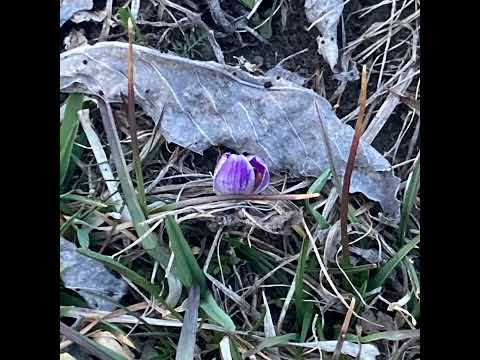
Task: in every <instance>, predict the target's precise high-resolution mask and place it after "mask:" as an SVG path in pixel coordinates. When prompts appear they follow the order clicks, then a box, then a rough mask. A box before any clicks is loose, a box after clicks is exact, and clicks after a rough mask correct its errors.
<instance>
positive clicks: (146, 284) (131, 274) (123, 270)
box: [77, 249, 160, 299]
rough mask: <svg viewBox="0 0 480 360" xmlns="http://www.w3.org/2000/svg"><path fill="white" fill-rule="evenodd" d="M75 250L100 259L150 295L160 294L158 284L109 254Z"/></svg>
mask: <svg viewBox="0 0 480 360" xmlns="http://www.w3.org/2000/svg"><path fill="white" fill-rule="evenodd" d="M77 251H78V252H79V253H80V254H82V255H85V256H88V257H89V258H91V259H94V260H97V261H100V262H101V263H102V264H104V265H105V266H106V267H108V268H110V269H111V270H114V271H116V272H118V273H119V274H122V275H123V276H125V277H126V278H127V279H128V280H130V281H131V282H132V283H134V284H135V285H137V286H139V287H141V288H142V289H144V290H146V291H148V292H149V293H150V295H152V296H153V297H155V298H157V299H158V296H159V294H160V288H159V287H158V286H156V285H154V284H152V283H151V282H150V281H148V280H147V279H145V278H143V277H142V276H140V275H138V274H137V273H136V272H135V271H133V270H130V269H129V268H127V267H126V266H124V265H122V264H120V263H119V262H118V261H115V260H113V259H112V258H111V257H110V256H105V255H102V254H99V253H96V252H95V251H91V250H88V249H77Z"/></svg>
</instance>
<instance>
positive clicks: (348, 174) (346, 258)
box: [340, 65, 368, 267]
mask: <svg viewBox="0 0 480 360" xmlns="http://www.w3.org/2000/svg"><path fill="white" fill-rule="evenodd" d="M367 84H368V77H367V67H366V66H365V65H363V67H362V81H361V89H360V100H359V102H360V110H359V112H358V118H357V123H356V124H355V133H354V135H353V139H352V146H351V147H350V154H349V155H348V161H347V166H346V168H345V175H344V177H343V187H342V198H341V201H340V233H341V237H342V266H343V267H350V249H349V246H348V234H347V225H348V200H349V198H350V181H351V180H352V173H353V167H354V165H355V158H356V156H357V150H358V144H359V143H360V136H361V135H362V129H363V118H364V116H365V109H366V107H367Z"/></svg>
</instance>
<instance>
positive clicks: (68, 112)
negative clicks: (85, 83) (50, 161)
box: [60, 94, 83, 186]
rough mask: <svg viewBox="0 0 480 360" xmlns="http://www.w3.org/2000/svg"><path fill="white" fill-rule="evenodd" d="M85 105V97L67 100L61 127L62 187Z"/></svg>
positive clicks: (75, 95)
mask: <svg viewBox="0 0 480 360" xmlns="http://www.w3.org/2000/svg"><path fill="white" fill-rule="evenodd" d="M82 104H83V95H80V94H71V95H69V97H68V99H67V105H66V106H65V113H64V117H63V120H62V123H61V125H60V186H61V185H62V184H63V182H64V180H65V175H66V174H67V170H68V166H69V164H70V158H71V155H72V149H73V143H74V142H75V138H76V137H77V131H78V115H77V112H78V111H79V110H81V108H82Z"/></svg>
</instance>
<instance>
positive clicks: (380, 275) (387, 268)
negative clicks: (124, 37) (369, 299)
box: [368, 236, 420, 291]
mask: <svg viewBox="0 0 480 360" xmlns="http://www.w3.org/2000/svg"><path fill="white" fill-rule="evenodd" d="M419 242H420V236H417V237H416V238H415V239H413V240H411V241H410V242H408V243H407V244H406V245H404V246H403V247H402V248H401V249H400V250H398V252H397V253H396V254H395V256H394V257H392V258H391V259H390V260H388V261H387V262H386V263H385V265H383V266H382V267H381V268H380V269H379V270H378V272H377V274H376V275H375V276H374V277H373V278H372V279H371V280H370V281H369V283H368V291H371V290H373V289H376V288H378V287H380V286H382V285H383V283H384V282H385V280H386V279H387V278H388V275H390V273H391V272H392V271H393V269H395V268H396V267H397V266H398V264H399V263H400V262H401V261H402V260H403V259H404V258H405V256H407V254H408V253H409V252H410V251H411V250H412V249H413V248H414V247H415V246H416V245H417V244H418V243H419Z"/></svg>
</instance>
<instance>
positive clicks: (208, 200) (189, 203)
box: [151, 193, 320, 213]
mask: <svg viewBox="0 0 480 360" xmlns="http://www.w3.org/2000/svg"><path fill="white" fill-rule="evenodd" d="M319 196H320V194H318V193H313V194H274V195H213V196H204V197H201V198H196V199H187V200H183V201H177V202H175V203H172V204H167V205H165V206H162V207H161V208H157V209H155V210H154V211H151V213H157V212H163V211H170V210H175V209H180V208H183V207H186V206H195V205H201V204H208V203H212V202H216V201H229V200H253V201H255V200H266V201H269V200H270V201H274V200H289V201H294V200H306V199H312V198H316V197H319Z"/></svg>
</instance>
